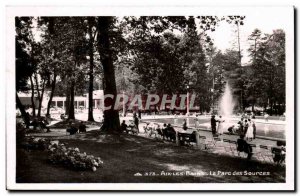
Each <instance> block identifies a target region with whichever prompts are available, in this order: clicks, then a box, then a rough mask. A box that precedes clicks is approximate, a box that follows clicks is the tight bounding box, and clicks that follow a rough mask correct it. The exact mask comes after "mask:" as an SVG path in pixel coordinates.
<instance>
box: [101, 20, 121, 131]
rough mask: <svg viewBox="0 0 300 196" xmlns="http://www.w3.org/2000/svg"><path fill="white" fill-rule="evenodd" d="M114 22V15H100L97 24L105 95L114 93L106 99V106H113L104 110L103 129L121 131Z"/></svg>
mask: <svg viewBox="0 0 300 196" xmlns="http://www.w3.org/2000/svg"><path fill="white" fill-rule="evenodd" d="M114 22H115V19H114V18H113V17H99V18H98V24H97V29H98V32H99V38H98V51H99V53H100V61H101V64H102V67H103V74H104V78H103V84H104V89H103V90H104V95H107V94H111V95H113V98H112V99H105V101H104V106H107V107H108V106H110V107H111V108H110V109H107V110H105V111H104V122H103V125H102V130H103V131H111V132H120V131H121V129H120V119H119V112H118V111H117V110H114V108H113V106H114V104H115V101H116V96H117V88H116V79H115V70H114V65H113V52H112V48H111V37H112V34H113V28H114Z"/></svg>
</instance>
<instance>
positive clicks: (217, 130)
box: [210, 115, 225, 136]
mask: <svg viewBox="0 0 300 196" xmlns="http://www.w3.org/2000/svg"><path fill="white" fill-rule="evenodd" d="M224 122H225V120H223V118H222V116H219V118H218V119H217V118H216V116H215V115H212V116H211V120H210V124H211V131H212V134H213V136H217V135H222V134H223V131H224V125H223V123H224Z"/></svg>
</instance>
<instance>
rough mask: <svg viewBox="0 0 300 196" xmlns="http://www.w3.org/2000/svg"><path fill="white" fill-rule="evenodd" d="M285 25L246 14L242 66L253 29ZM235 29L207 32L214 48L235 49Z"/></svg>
mask: <svg viewBox="0 0 300 196" xmlns="http://www.w3.org/2000/svg"><path fill="white" fill-rule="evenodd" d="M262 16H263V17H262ZM285 23H286V18H284V17H281V16H280V15H279V14H278V13H277V12H267V13H266V14H262V13H260V12H254V13H251V14H246V18H245V19H244V25H242V26H240V42H241V50H242V65H246V64H247V63H248V62H249V60H250V58H249V54H248V52H247V50H248V48H249V45H250V42H251V41H248V36H249V35H250V34H251V33H252V32H253V30H254V29H255V28H258V29H259V30H261V32H262V34H264V33H267V34H271V33H272V31H273V30H275V29H283V30H284V28H283V27H284V26H285ZM33 26H34V27H36V26H37V22H36V21H34V22H33ZM235 29H236V26H235V25H233V24H228V23H227V22H226V21H222V22H220V23H219V24H218V25H217V28H216V30H215V31H214V32H209V33H208V34H209V36H210V37H211V38H212V39H213V42H214V46H215V47H216V48H217V49H220V50H221V51H222V52H224V51H225V50H226V49H233V48H235V49H237V45H236V44H235V45H234V42H236V40H237V35H236V34H235V33H234V30H235ZM33 31H34V34H35V40H36V41H40V39H41V38H40V32H39V31H36V30H33Z"/></svg>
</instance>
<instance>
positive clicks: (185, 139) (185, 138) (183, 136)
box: [178, 131, 197, 145]
mask: <svg viewBox="0 0 300 196" xmlns="http://www.w3.org/2000/svg"><path fill="white" fill-rule="evenodd" d="M178 139H179V141H180V143H181V144H182V145H184V144H185V143H187V144H188V145H191V143H197V140H196V131H193V132H192V133H182V132H178Z"/></svg>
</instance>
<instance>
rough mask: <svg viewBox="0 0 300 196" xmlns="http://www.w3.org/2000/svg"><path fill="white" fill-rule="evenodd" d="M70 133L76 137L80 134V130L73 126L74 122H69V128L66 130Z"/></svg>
mask: <svg viewBox="0 0 300 196" xmlns="http://www.w3.org/2000/svg"><path fill="white" fill-rule="evenodd" d="M66 131H67V132H68V133H70V135H74V134H76V133H77V132H78V129H77V128H76V127H74V125H73V124H72V122H71V121H70V122H69V127H68V128H67V130H66Z"/></svg>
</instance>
